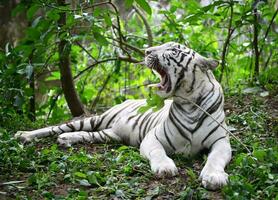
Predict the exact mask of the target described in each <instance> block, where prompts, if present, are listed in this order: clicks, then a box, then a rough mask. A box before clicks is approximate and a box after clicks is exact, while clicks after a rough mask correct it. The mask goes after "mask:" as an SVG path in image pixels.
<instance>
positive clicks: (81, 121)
mask: <svg viewBox="0 0 278 200" xmlns="http://www.w3.org/2000/svg"><path fill="white" fill-rule="evenodd" d="M83 126H84V121H83V120H80V128H79V131H82V129H83Z"/></svg>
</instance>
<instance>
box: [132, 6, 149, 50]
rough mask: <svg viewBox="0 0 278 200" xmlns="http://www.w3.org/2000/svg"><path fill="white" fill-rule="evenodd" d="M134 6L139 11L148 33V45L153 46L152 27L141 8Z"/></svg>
mask: <svg viewBox="0 0 278 200" xmlns="http://www.w3.org/2000/svg"><path fill="white" fill-rule="evenodd" d="M133 8H134V9H135V11H136V12H137V14H138V15H139V16H140V17H141V19H142V21H143V23H144V25H145V28H146V31H147V35H148V45H149V47H151V46H153V35H152V30H151V27H150V25H149V23H148V21H147V19H146V17H145V15H144V14H143V13H142V12H141V10H139V9H138V8H137V7H136V6H133Z"/></svg>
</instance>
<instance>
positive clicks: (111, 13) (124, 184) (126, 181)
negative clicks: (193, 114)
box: [0, 0, 278, 200]
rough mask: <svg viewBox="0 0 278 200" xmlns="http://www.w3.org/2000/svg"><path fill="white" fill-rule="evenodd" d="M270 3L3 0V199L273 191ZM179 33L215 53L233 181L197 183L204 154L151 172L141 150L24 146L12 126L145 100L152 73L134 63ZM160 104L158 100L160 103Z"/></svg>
mask: <svg viewBox="0 0 278 200" xmlns="http://www.w3.org/2000/svg"><path fill="white" fill-rule="evenodd" d="M277 8H278V1H275V0H252V1H251V0H215V1H212V0H201V1H197V0H186V1H182V0H172V1H165V0H157V1H146V0H125V1H122V0H115V1H112V0H108V1H97V0H72V1H67V0H56V1H55V0H1V1H0V199H237V200H239V199H278V195H277V194H278V145H277V144H278V143H277V133H278V126H277V123H278V113H277V110H278V98H277V97H278V96H277V95H278V67H277V64H278V51H277V50H278V48H277V47H278V34H277V33H278V19H277V12H278V10H277ZM169 41H175V42H179V43H182V44H186V45H187V46H189V47H190V48H192V49H194V50H196V51H197V52H199V53H200V54H202V55H204V56H206V57H211V58H214V59H217V60H219V61H220V65H219V67H218V68H217V69H216V70H215V71H214V74H215V76H216V78H217V79H218V80H219V81H220V82H221V84H222V86H223V89H224V92H225V97H226V102H225V111H226V114H227V123H228V125H229V128H230V130H231V131H232V132H233V133H234V134H235V135H236V136H237V137H238V138H240V140H241V141H242V142H243V143H244V145H245V147H247V148H248V149H249V150H250V151H251V153H248V151H247V150H246V148H245V147H244V146H243V145H241V144H240V143H239V142H238V141H237V140H236V139H235V138H234V137H231V143H232V147H233V159H232V161H231V163H230V164H229V166H228V168H227V172H228V173H229V174H230V177H229V184H228V185H227V186H225V187H224V188H223V189H221V190H219V191H208V190H206V189H204V188H203V187H201V184H200V182H199V181H198V176H199V173H200V169H201V168H202V167H203V165H204V163H205V160H206V156H205V154H204V155H200V156H198V157H196V158H194V159H187V158H184V157H182V156H180V155H177V156H174V161H175V162H176V163H177V166H178V168H179V173H180V174H179V175H178V176H176V177H173V178H164V179H163V178H157V177H155V176H154V175H153V174H152V173H151V171H150V167H149V165H148V163H147V161H146V160H144V159H143V158H141V157H140V154H139V151H138V149H135V148H132V147H127V146H123V145H119V144H94V145H92V144H91V145H89V144H87V145H76V146H73V147H71V148H69V149H63V148H61V147H59V146H57V144H56V139H55V137H53V138H47V139H43V140H36V141H34V142H32V143H29V144H22V143H21V142H20V141H18V140H16V139H14V137H13V136H14V134H15V132H16V131H18V130H32V129H36V128H40V127H44V126H47V125H52V124H57V123H60V122H62V121H67V120H71V119H72V118H73V117H84V116H87V115H89V114H96V113H101V112H103V111H104V110H106V109H107V108H110V107H111V106H113V105H115V104H118V103H120V102H123V101H124V100H125V99H138V98H147V99H148V103H149V107H153V106H156V105H160V104H161V101H160V99H159V98H157V96H156V95H155V94H154V91H151V89H149V88H147V87H146V86H147V85H148V84H150V83H153V82H155V81H156V77H155V76H154V75H153V74H152V73H151V71H150V70H148V69H145V67H143V66H141V65H138V64H136V63H138V62H140V61H142V60H143V58H144V49H146V48H147V47H149V46H153V45H159V44H163V43H165V42H169ZM158 107H159V106H158Z"/></svg>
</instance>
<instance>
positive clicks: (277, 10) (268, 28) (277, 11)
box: [259, 8, 278, 55]
mask: <svg viewBox="0 0 278 200" xmlns="http://www.w3.org/2000/svg"><path fill="white" fill-rule="evenodd" d="M277 14H278V8H277V9H276V11H275V13H274V15H273V16H272V18H271V20H270V23H269V25H268V27H267V29H266V32H265V35H264V39H263V41H265V40H266V38H267V36H268V34H269V31H270V28H271V25H272V24H273V22H274V19H275V17H276V15H277ZM264 44H265V43H263V44H262V46H261V49H260V52H259V54H260V55H261V53H262V51H263V48H264Z"/></svg>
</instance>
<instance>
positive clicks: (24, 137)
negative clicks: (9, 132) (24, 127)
mask: <svg viewBox="0 0 278 200" xmlns="http://www.w3.org/2000/svg"><path fill="white" fill-rule="evenodd" d="M14 137H15V138H18V139H20V141H21V142H23V143H27V142H31V140H32V139H33V138H32V137H30V133H29V132H28V131H17V132H16V134H15V135H14Z"/></svg>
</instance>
